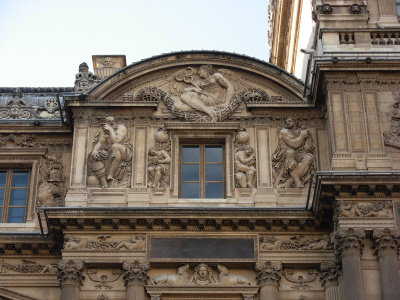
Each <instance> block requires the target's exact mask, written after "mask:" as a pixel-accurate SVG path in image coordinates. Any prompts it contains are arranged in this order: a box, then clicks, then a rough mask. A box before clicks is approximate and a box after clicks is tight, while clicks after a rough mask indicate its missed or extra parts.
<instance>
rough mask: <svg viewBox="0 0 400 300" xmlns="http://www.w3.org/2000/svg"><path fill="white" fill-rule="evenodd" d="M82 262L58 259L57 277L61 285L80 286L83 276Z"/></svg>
mask: <svg viewBox="0 0 400 300" xmlns="http://www.w3.org/2000/svg"><path fill="white" fill-rule="evenodd" d="M83 266H84V264H83V262H81V261H78V262H74V261H72V260H69V261H60V262H59V263H58V270H59V273H58V279H59V280H60V285H61V286H81V285H83V283H82V281H83V280H84V279H85V276H83V275H82V271H83Z"/></svg>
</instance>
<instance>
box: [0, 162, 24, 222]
mask: <svg viewBox="0 0 400 300" xmlns="http://www.w3.org/2000/svg"><path fill="white" fill-rule="evenodd" d="M29 176H30V172H29V171H28V170H13V169H8V170H0V214H1V223H24V222H25V213H26V204H27V198H28V185H29Z"/></svg>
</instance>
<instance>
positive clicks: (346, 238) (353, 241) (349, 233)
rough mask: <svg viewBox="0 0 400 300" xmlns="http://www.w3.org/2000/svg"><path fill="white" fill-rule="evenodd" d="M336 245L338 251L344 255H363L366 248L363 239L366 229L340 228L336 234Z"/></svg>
mask: <svg viewBox="0 0 400 300" xmlns="http://www.w3.org/2000/svg"><path fill="white" fill-rule="evenodd" d="M334 238H335V240H334V246H335V250H336V251H337V253H338V254H339V255H340V256H341V257H344V256H346V255H361V254H362V252H363V249H364V243H363V239H364V238H365V231H364V230H362V229H360V230H354V229H353V228H349V229H348V230H338V231H336V232H335V235H334Z"/></svg>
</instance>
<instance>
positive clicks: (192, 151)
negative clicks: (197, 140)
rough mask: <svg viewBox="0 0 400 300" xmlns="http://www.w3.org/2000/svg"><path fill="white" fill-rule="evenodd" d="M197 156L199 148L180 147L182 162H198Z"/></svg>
mask: <svg viewBox="0 0 400 300" xmlns="http://www.w3.org/2000/svg"><path fill="white" fill-rule="evenodd" d="M199 156H200V149H199V147H196V146H190V147H182V162H199Z"/></svg>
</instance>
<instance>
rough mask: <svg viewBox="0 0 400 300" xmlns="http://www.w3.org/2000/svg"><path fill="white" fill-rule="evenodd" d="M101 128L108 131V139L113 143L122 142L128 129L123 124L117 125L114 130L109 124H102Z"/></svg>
mask: <svg viewBox="0 0 400 300" xmlns="http://www.w3.org/2000/svg"><path fill="white" fill-rule="evenodd" d="M103 129H104V130H107V131H108V132H109V135H110V141H111V142H112V143H113V144H115V143H121V142H123V141H124V139H125V137H126V134H127V133H128V129H127V128H126V127H125V126H124V125H118V129H117V130H116V131H114V129H113V128H112V127H111V126H110V125H108V124H103Z"/></svg>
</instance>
